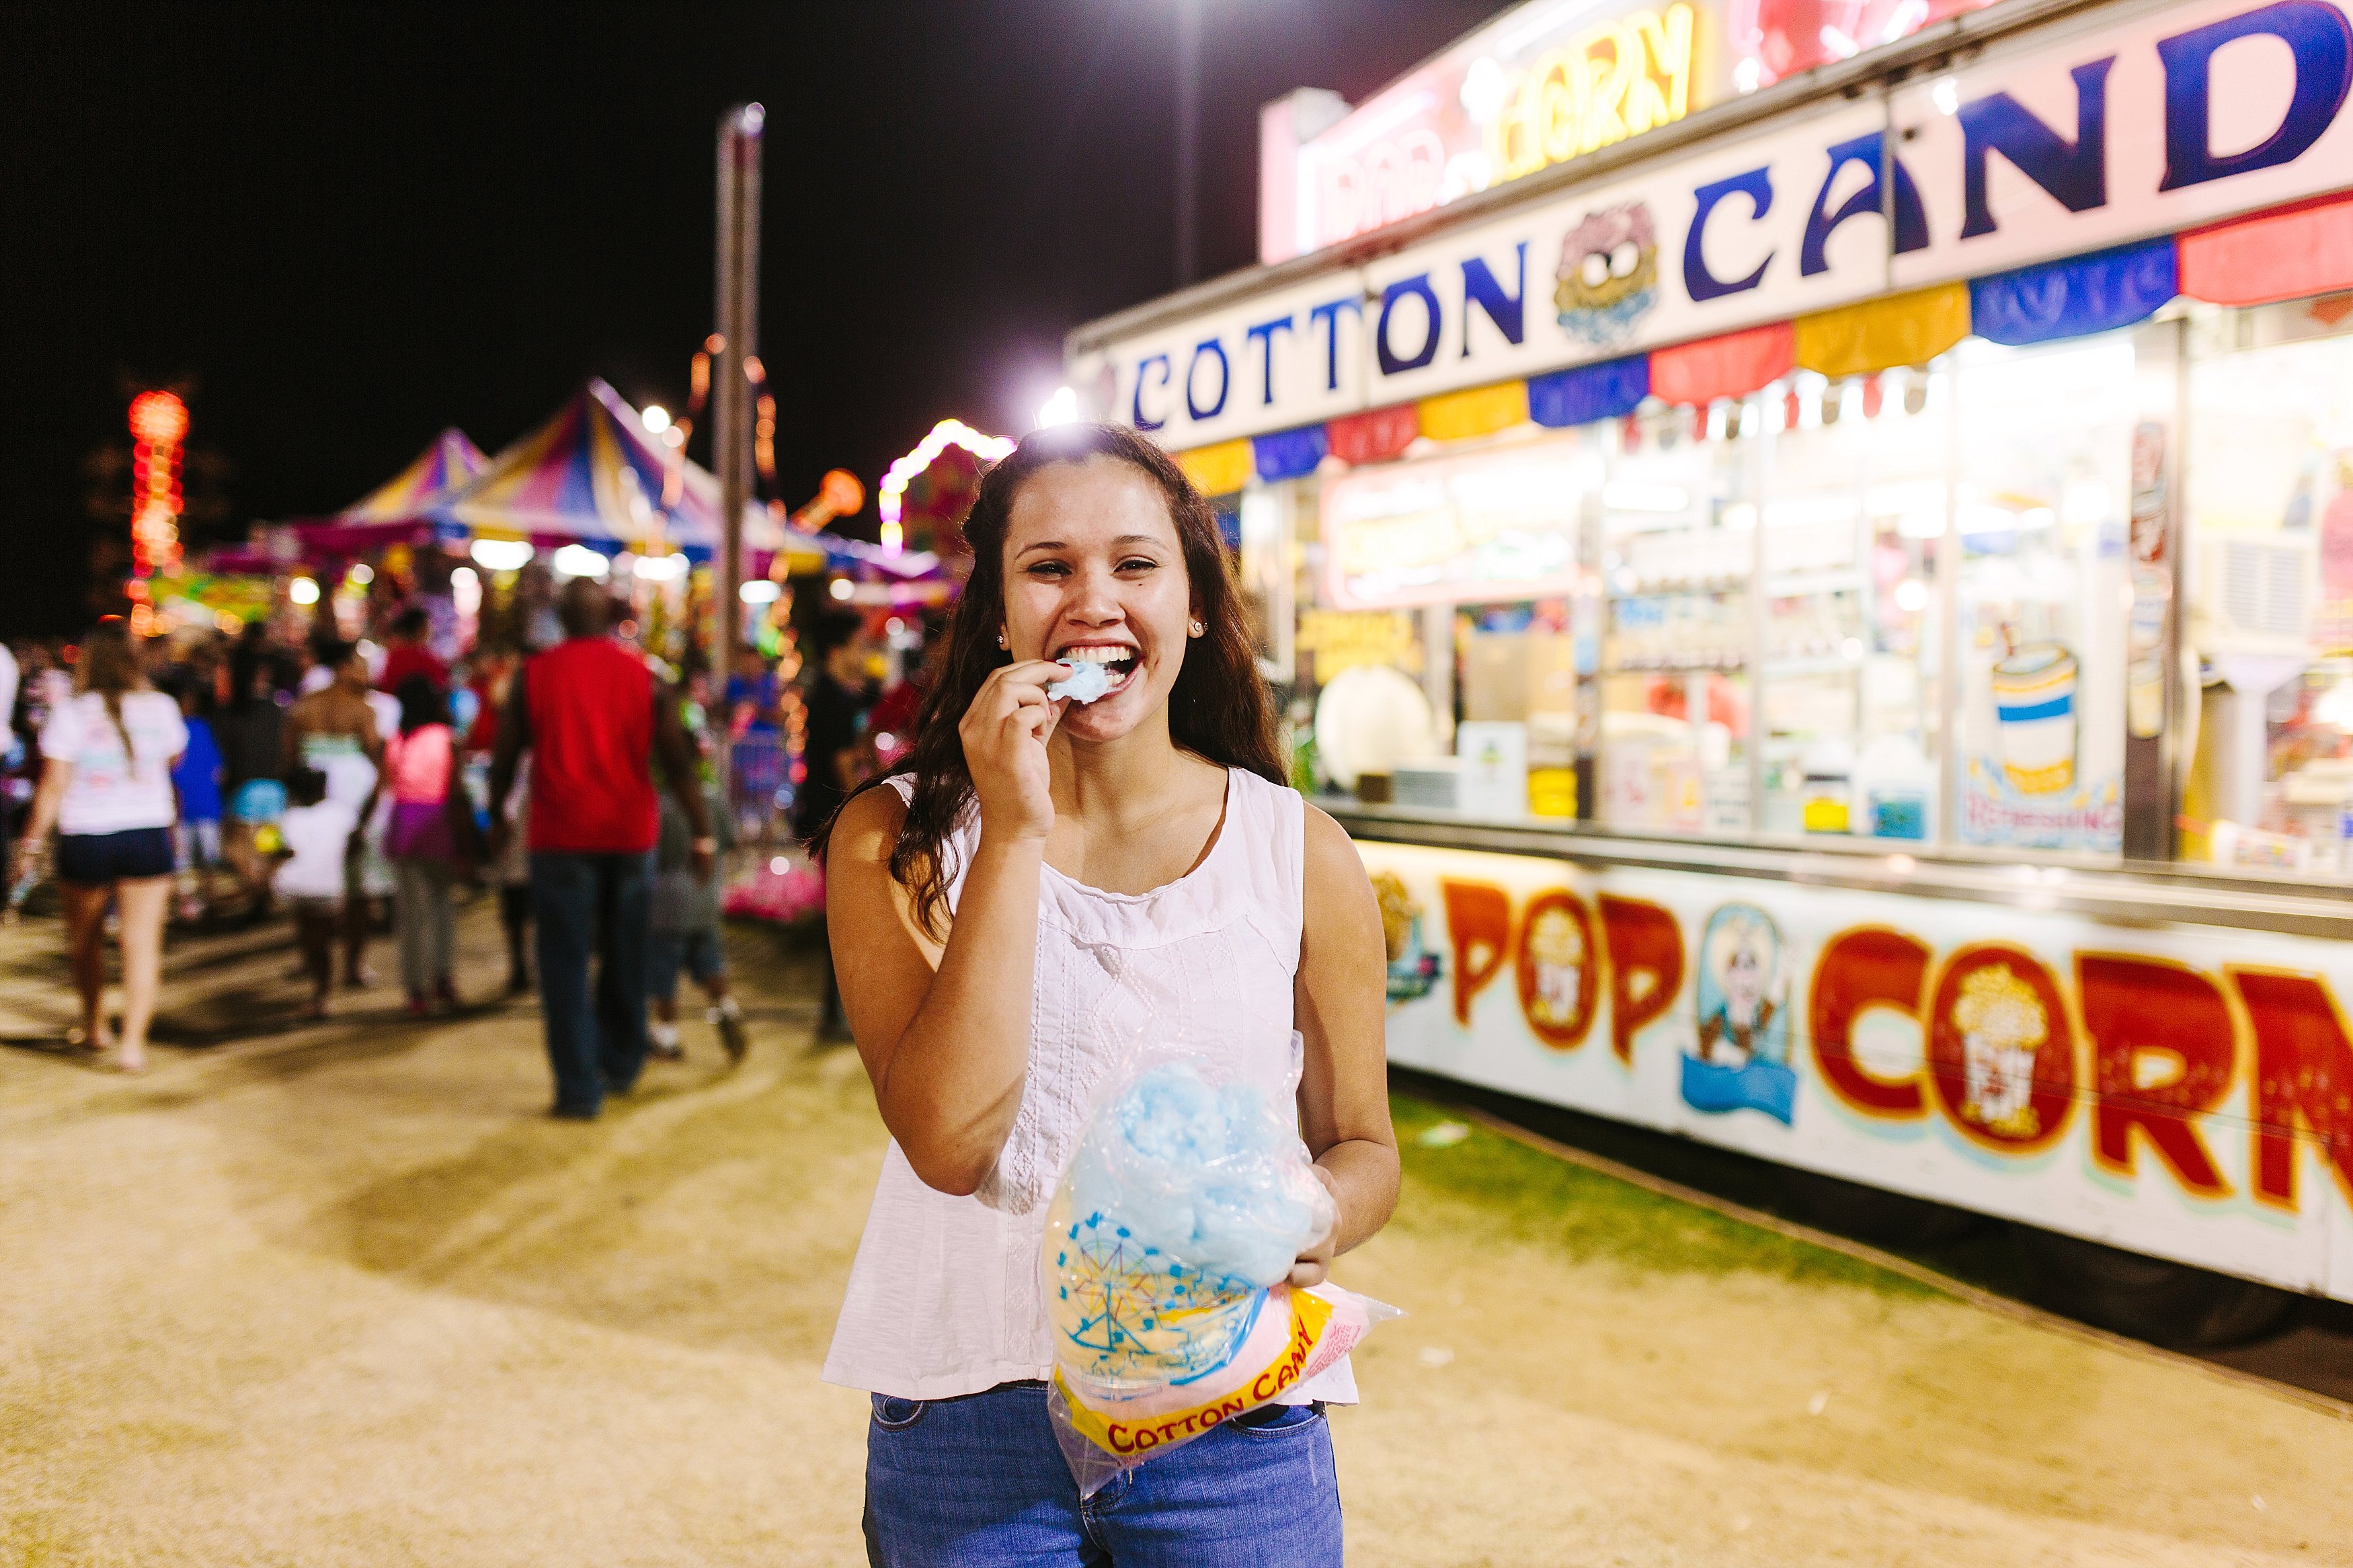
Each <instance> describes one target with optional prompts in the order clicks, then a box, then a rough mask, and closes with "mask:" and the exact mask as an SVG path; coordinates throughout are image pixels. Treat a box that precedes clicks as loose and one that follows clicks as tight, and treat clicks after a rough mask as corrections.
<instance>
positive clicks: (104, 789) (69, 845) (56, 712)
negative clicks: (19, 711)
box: [17, 616, 188, 1072]
mask: <svg viewBox="0 0 2353 1568" xmlns="http://www.w3.org/2000/svg"><path fill="white" fill-rule="evenodd" d="M76 673H77V676H78V679H77V680H76V682H75V692H74V696H73V699H72V700H70V701H68V702H61V703H59V704H58V706H57V707H55V708H53V709H51V710H50V711H49V717H48V721H47V723H46V724H44V725H43V726H42V727H41V755H42V757H43V758H44V759H45V760H46V761H45V765H44V767H43V770H42V773H41V787H40V789H39V791H38V792H37V794H36V795H34V796H33V818H32V821H31V822H30V823H28V824H27V825H26V832H25V837H24V839H23V842H22V843H21V844H20V846H19V847H18V850H17V857H18V865H17V874H18V876H19V878H20V879H21V878H23V877H26V876H29V875H30V874H31V873H32V872H33V870H34V868H36V866H37V864H38V861H39V857H40V852H41V845H42V843H43V842H44V841H45V840H46V839H47V837H48V834H49V829H50V828H51V827H55V828H56V829H57V831H58V858H57V874H58V890H59V892H60V894H61V895H62V898H63V900H64V903H65V916H66V945H67V949H68V952H69V953H70V954H71V956H72V960H73V974H74V986H75V989H77V990H78V991H79V992H80V993H81V1039H80V1043H81V1045H82V1047H84V1048H85V1049H88V1050H92V1051H98V1052H100V1053H104V1052H105V1051H106V1049H107V1035H106V1020H105V1016H104V1014H103V1012H102V1011H101V1009H100V1002H101V1000H102V998H103V996H104V994H105V990H106V955H105V954H104V953H103V952H100V944H101V942H103V940H104V938H105V935H106V906H107V903H108V901H109V900H113V901H114V902H115V903H116V905H117V906H118V908H119V909H120V910H121V917H122V927H121V944H122V1037H121V1042H120V1044H119V1045H118V1046H117V1047H116V1048H115V1050H114V1052H113V1054H112V1055H111V1057H108V1058H107V1061H108V1065H110V1066H111V1067H113V1068H116V1069H117V1070H119V1071H121V1072H140V1071H142V1070H143V1069H144V1068H146V1065H147V1026H148V1024H149V1022H150V1021H151V1020H152V1019H153V1017H154V1016H155V992H156V987H157V985H158V984H159V983H160V982H161V980H162V978H163V968H164V915H165V913H166V912H167V911H168V910H169V908H170V902H171V894H172V868H173V856H172V826H173V824H174V822H176V821H177V820H178V819H179V805H178V802H177V800H176V799H175V798H174V795H173V794H172V763H174V761H175V760H176V759H177V758H178V757H179V754H180V753H181V752H183V751H185V750H186V749H187V744H188V730H187V725H186V724H185V722H184V721H182V719H181V717H180V705H179V704H178V703H177V702H174V701H173V700H172V699H170V698H169V697H166V696H164V694H163V693H162V692H160V691H155V690H153V689H150V688H149V687H148V685H147V679H146V677H145V676H144V675H143V674H142V672H141V670H140V668H139V653H138V649H137V648H136V647H133V646H132V641H131V637H130V633H129V632H128V631H127V630H126V629H125V627H124V626H123V624H122V623H121V621H120V620H118V619H116V618H115V617H113V616H109V617H107V619H105V620H104V621H101V622H100V623H99V626H98V629H97V630H96V631H93V632H92V633H90V637H89V638H88V639H87V640H86V641H84V642H83V644H82V649H81V662H80V665H79V668H78V669H77V671H76Z"/></svg>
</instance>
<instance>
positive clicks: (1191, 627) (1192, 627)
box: [1185, 621, 1209, 637]
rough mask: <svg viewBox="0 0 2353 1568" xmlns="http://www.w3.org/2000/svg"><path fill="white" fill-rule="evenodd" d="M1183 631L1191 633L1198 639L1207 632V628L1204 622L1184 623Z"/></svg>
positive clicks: (1206, 623)
mask: <svg viewBox="0 0 2353 1568" xmlns="http://www.w3.org/2000/svg"><path fill="white" fill-rule="evenodd" d="M1185 629H1186V630H1187V631H1189V632H1191V633H1192V634H1193V635H1194V636H1195V637H1199V636H1200V635H1201V634H1202V633H1204V632H1206V631H1208V629H1209V626H1208V622H1206V621H1189V622H1187V623H1186V628H1185Z"/></svg>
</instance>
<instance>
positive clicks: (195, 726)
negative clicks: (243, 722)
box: [172, 680, 221, 921]
mask: <svg viewBox="0 0 2353 1568" xmlns="http://www.w3.org/2000/svg"><path fill="white" fill-rule="evenodd" d="M177 695H178V697H179V699H180V712H181V714H182V715H183V716H184V718H185V721H186V723H187V726H188V749H187V750H186V751H185V752H181V753H180V760H179V761H178V762H176V763H174V764H173V765H172V788H173V790H174V793H176V794H177V795H179V797H180V821H179V826H176V827H174V829H173V830H172V837H173V842H174V847H175V849H176V850H177V860H178V867H177V870H178V875H179V883H180V919H181V920H183V921H196V920H201V919H203V918H204V916H205V915H206V913H207V912H209V911H210V910H211V909H212V903H213V870H214V868H216V867H217V866H218V865H219V864H220V863H221V752H220V744H219V742H217V741H216V740H215V739H214V736H213V727H212V725H211V723H210V722H209V721H207V720H206V718H205V717H204V716H203V713H202V707H203V706H204V704H202V703H201V702H200V700H199V699H200V698H201V697H202V696H203V695H204V693H202V692H201V691H200V690H199V689H198V686H197V683H196V682H195V681H194V680H184V681H182V682H181V683H180V686H179V690H178V693H177Z"/></svg>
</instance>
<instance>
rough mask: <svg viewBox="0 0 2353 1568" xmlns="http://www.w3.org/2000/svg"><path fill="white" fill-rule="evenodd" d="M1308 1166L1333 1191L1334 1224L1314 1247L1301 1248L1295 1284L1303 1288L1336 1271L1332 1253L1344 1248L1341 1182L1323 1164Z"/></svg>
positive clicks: (1295, 1265)
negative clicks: (1342, 1245)
mask: <svg viewBox="0 0 2353 1568" xmlns="http://www.w3.org/2000/svg"><path fill="white" fill-rule="evenodd" d="M1307 1168H1308V1169H1309V1170H1311V1171H1313V1172H1314V1173H1315V1179H1316V1180H1317V1181H1319V1182H1321V1183H1323V1184H1324V1191H1325V1192H1327V1193H1329V1194H1332V1223H1331V1225H1330V1226H1327V1227H1325V1229H1324V1234H1323V1236H1322V1237H1319V1238H1318V1239H1317V1240H1316V1241H1315V1243H1314V1245H1313V1246H1310V1247H1301V1248H1300V1249H1299V1256H1298V1258H1296V1259H1294V1260H1293V1263H1292V1265H1291V1283H1292V1284H1293V1286H1294V1287H1295V1288H1297V1289H1302V1290H1304V1289H1307V1288H1308V1287H1309V1286H1311V1285H1321V1284H1323V1283H1324V1279H1327V1278H1328V1277H1329V1276H1330V1274H1331V1272H1332V1255H1333V1254H1334V1253H1335V1252H1336V1251H1338V1250H1339V1247H1340V1184H1338V1183H1337V1182H1335V1181H1334V1180H1333V1179H1332V1173H1331V1172H1329V1171H1327V1170H1325V1169H1324V1167H1323V1166H1321V1165H1310V1166H1308V1167H1307Z"/></svg>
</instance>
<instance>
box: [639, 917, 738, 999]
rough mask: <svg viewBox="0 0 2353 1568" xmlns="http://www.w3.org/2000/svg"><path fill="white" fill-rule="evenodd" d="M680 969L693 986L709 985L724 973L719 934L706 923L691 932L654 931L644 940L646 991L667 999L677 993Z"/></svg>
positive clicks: (723, 956) (725, 962) (724, 966)
mask: <svg viewBox="0 0 2353 1568" xmlns="http://www.w3.org/2000/svg"><path fill="white" fill-rule="evenodd" d="M681 970H684V971H685V972H686V973H687V974H688V975H689V976H690V977H691V979H692V980H693V981H694V983H695V984H697V985H706V986H707V985H709V984H711V983H712V980H713V979H715V978H717V977H718V976H720V975H722V974H724V973H727V955H726V954H725V952H723V951H722V950H721V948H720V946H719V933H718V932H717V931H712V929H711V928H710V927H709V926H697V927H695V928H694V929H693V930H692V931H655V932H654V933H653V935H652V936H651V938H650V939H649V941H648V942H647V943H646V994H647V995H649V996H652V997H655V998H657V999H659V1000H661V1001H665V1002H666V1001H668V1000H670V998H671V997H673V996H675V995H677V994H678V976H679V972H680V971H681Z"/></svg>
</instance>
